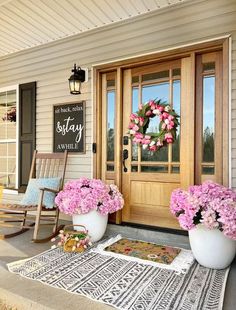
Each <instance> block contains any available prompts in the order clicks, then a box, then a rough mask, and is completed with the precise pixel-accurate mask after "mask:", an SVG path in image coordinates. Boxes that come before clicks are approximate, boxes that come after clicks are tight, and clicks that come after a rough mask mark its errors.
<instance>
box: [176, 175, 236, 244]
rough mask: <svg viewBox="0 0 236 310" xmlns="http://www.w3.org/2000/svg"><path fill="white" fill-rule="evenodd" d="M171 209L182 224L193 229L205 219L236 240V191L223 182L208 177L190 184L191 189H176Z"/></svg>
mask: <svg viewBox="0 0 236 310" xmlns="http://www.w3.org/2000/svg"><path fill="white" fill-rule="evenodd" d="M170 207H171V212H172V213H173V214H174V215H175V216H176V217H177V218H178V220H179V223H180V226H181V227H182V228H184V229H187V230H189V229H192V228H194V227H195V226H196V225H197V224H200V223H202V224H203V225H205V226H206V227H207V228H209V229H219V230H221V231H222V232H223V233H224V234H225V236H227V237H229V238H231V239H234V240H236V192H235V191H234V190H232V189H229V188H227V187H224V186H223V185H220V184H217V183H214V182H211V181H206V182H204V183H203V184H201V185H194V186H190V187H189V189H188V191H183V190H181V189H176V190H174V191H173V192H172V195H171V202H170Z"/></svg>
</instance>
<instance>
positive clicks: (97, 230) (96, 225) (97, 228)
mask: <svg viewBox="0 0 236 310" xmlns="http://www.w3.org/2000/svg"><path fill="white" fill-rule="evenodd" d="M72 221H73V224H76V225H83V226H85V227H86V229H87V230H88V234H89V236H90V238H91V241H92V242H96V241H98V240H100V239H101V238H102V237H103V235H104V233H105V231H106V228H107V221H108V215H102V214H100V213H99V212H97V211H96V210H92V211H90V212H89V213H86V214H75V215H73V216H72ZM74 229H75V230H77V229H78V230H79V229H80V228H76V226H75V227H74Z"/></svg>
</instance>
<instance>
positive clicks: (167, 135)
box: [165, 133, 173, 143]
mask: <svg viewBox="0 0 236 310" xmlns="http://www.w3.org/2000/svg"><path fill="white" fill-rule="evenodd" d="M165 140H166V142H167V143H172V142H173V136H172V134H171V133H166V134H165Z"/></svg>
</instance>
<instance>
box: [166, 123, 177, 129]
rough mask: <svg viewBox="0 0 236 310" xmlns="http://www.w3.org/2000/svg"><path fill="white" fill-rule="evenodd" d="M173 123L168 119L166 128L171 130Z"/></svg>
mask: <svg viewBox="0 0 236 310" xmlns="http://www.w3.org/2000/svg"><path fill="white" fill-rule="evenodd" d="M174 125H175V123H174V122H173V121H170V122H169V124H168V125H167V129H168V130H171V129H173V128H174Z"/></svg>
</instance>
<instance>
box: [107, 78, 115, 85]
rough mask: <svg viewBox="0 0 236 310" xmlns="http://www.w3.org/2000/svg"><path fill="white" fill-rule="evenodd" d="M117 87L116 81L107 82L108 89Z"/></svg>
mask: <svg viewBox="0 0 236 310" xmlns="http://www.w3.org/2000/svg"><path fill="white" fill-rule="evenodd" d="M114 86H115V80H107V87H114Z"/></svg>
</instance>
